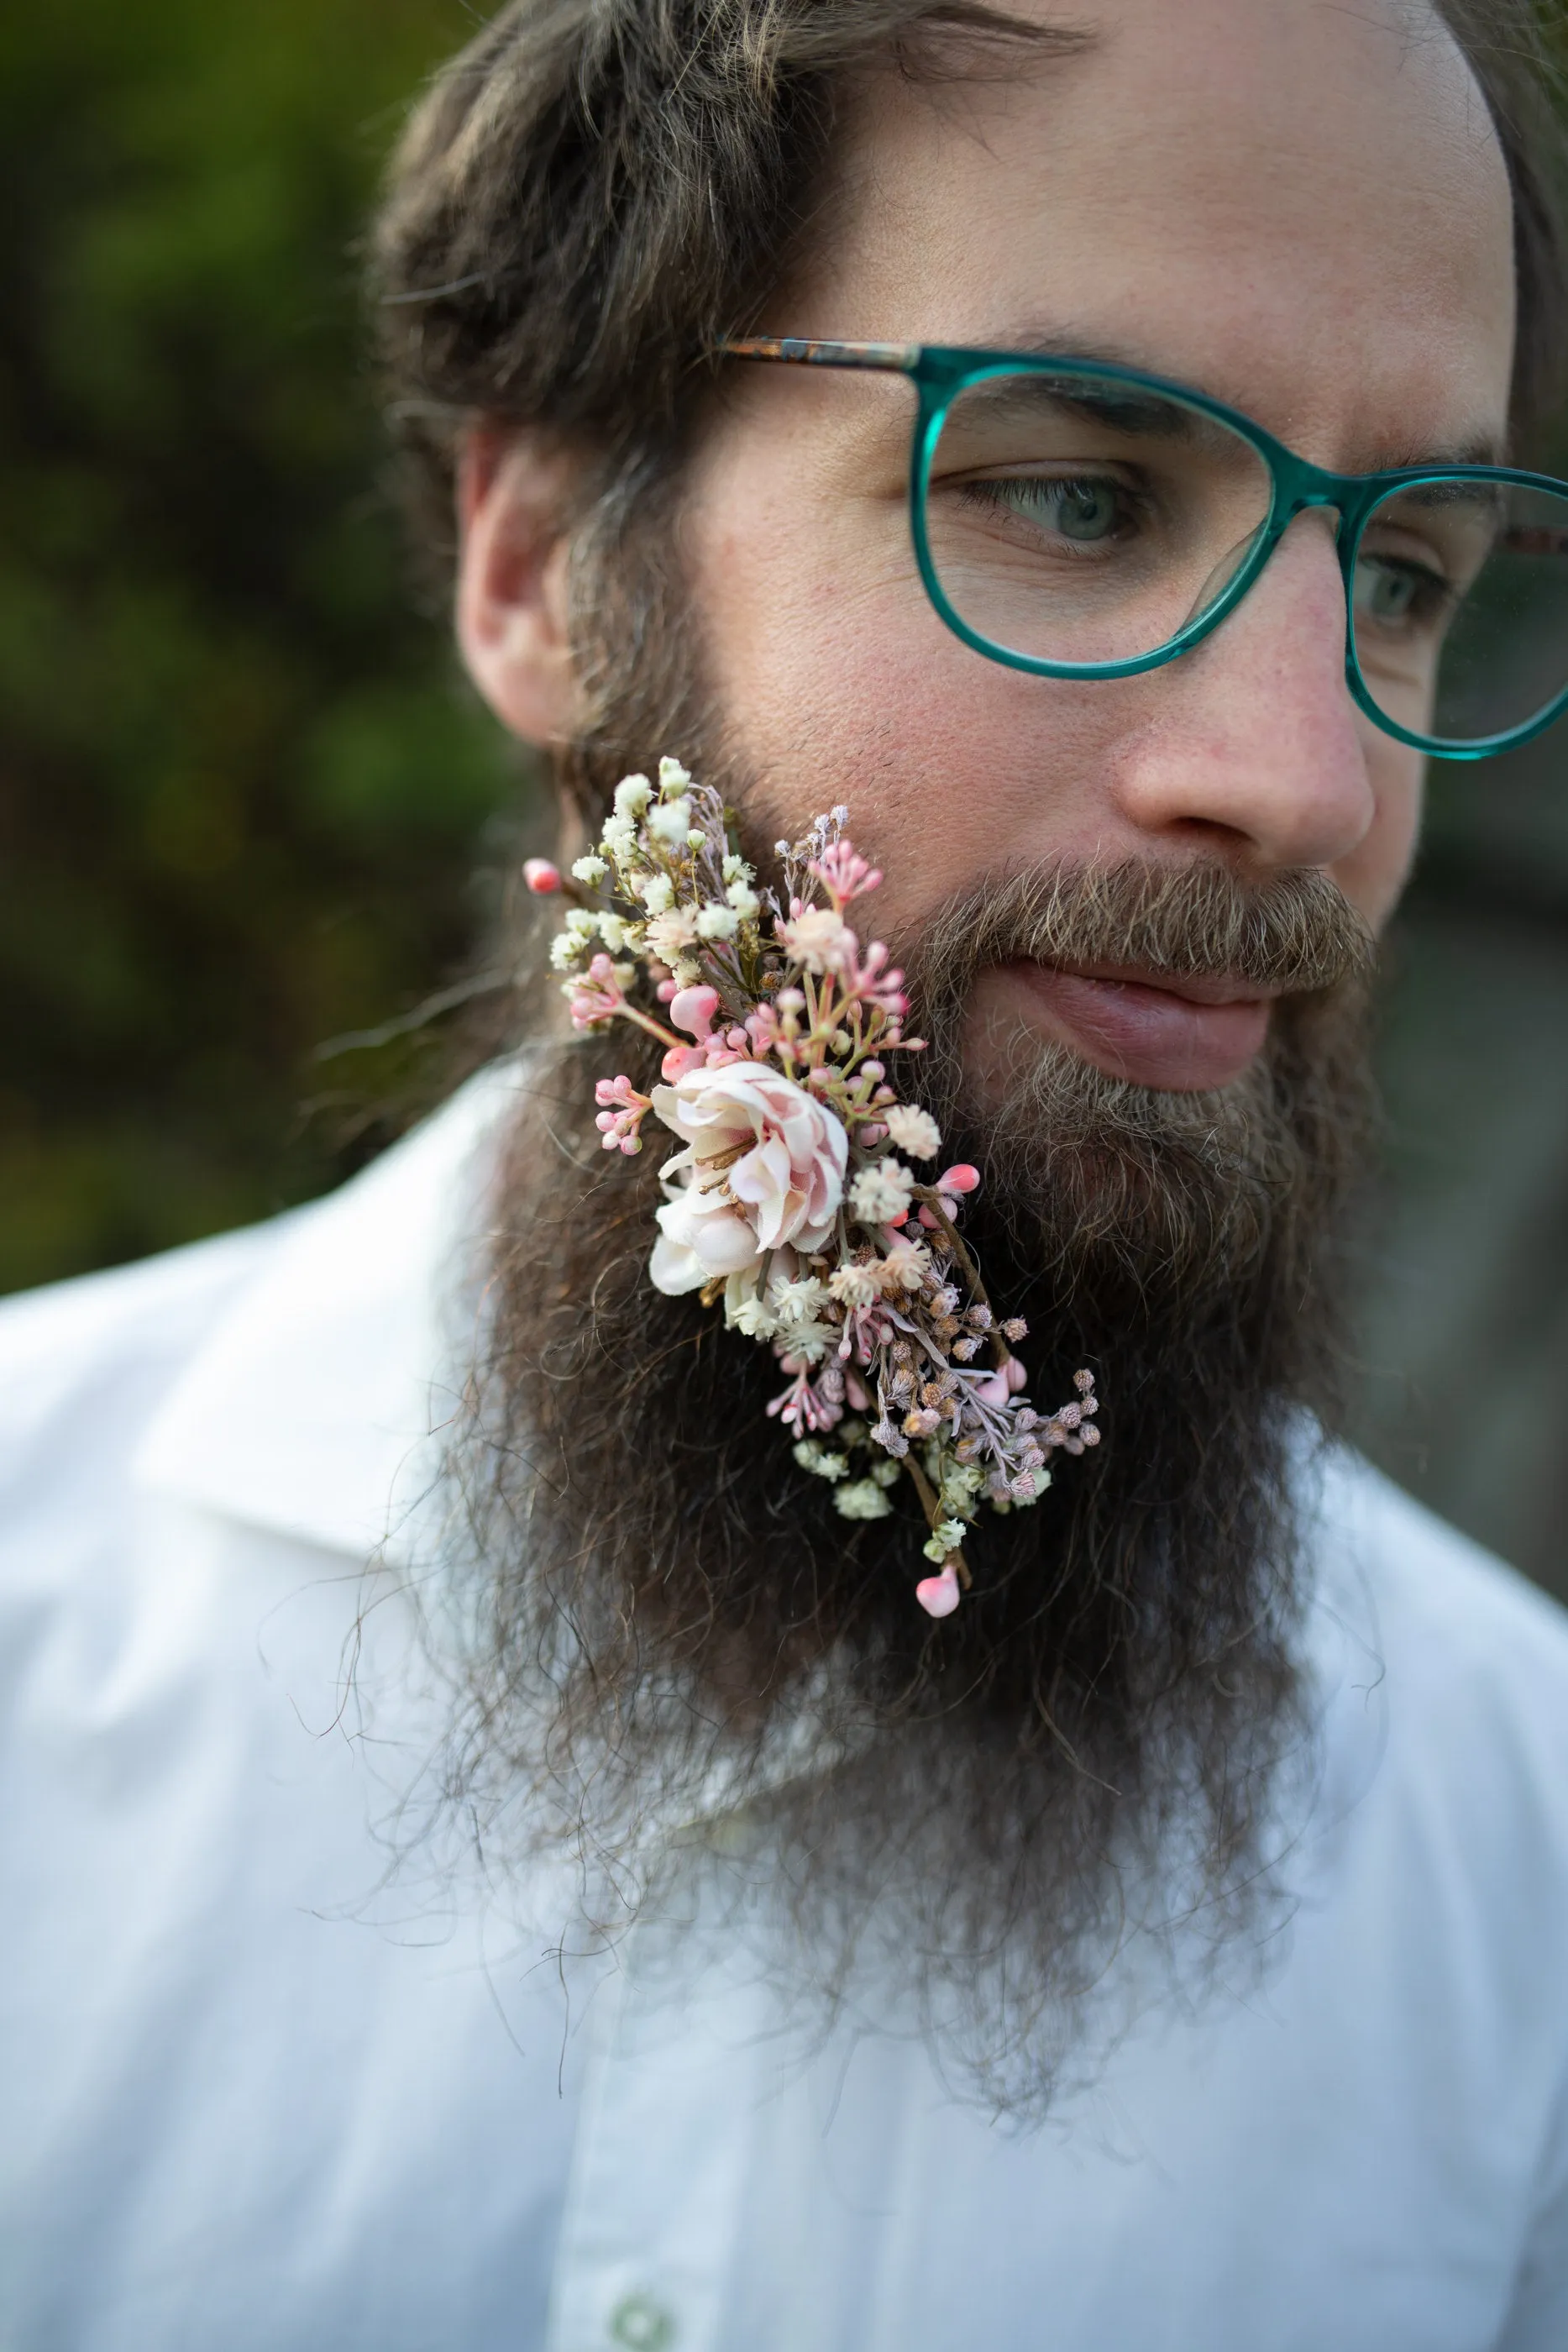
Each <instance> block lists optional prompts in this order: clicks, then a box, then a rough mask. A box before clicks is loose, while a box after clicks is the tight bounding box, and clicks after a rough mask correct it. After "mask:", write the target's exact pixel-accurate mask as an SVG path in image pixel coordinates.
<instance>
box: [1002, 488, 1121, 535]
mask: <svg viewBox="0 0 1568 2352" xmlns="http://www.w3.org/2000/svg"><path fill="white" fill-rule="evenodd" d="M996 494H997V495H998V498H999V499H1001V501H1002V502H1003V503H1004V504H1005V505H1006V506H1008V507H1009V508H1011V509H1012V511H1013V512H1014V514H1016V515H1018V516H1019V517H1020V518H1021V519H1022V520H1025V521H1027V522H1032V523H1037V524H1038V525H1039V526H1040V528H1041V529H1042V530H1049V531H1053V532H1054V533H1055V534H1056V535H1057V537H1058V538H1060V539H1070V540H1072V541H1075V542H1076V543H1077V544H1078V545H1080V546H1093V545H1095V544H1096V543H1097V542H1098V541H1104V540H1108V539H1114V538H1116V537H1117V536H1118V534H1119V533H1120V532H1121V530H1123V529H1124V525H1125V520H1126V518H1125V515H1124V502H1123V496H1122V492H1121V490H1120V488H1118V486H1117V485H1116V483H1114V482H1108V481H1103V480H1102V481H1095V480H1092V479H1088V478H1086V479H1082V480H1078V481H1051V480H1046V479H1040V478H1036V479H1024V480H1020V481H1012V482H998V484H997V485H996Z"/></svg>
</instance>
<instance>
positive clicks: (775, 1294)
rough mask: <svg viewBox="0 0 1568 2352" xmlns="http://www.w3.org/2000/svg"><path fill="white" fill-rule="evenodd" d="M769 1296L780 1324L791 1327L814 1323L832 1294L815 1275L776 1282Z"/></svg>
mask: <svg viewBox="0 0 1568 2352" xmlns="http://www.w3.org/2000/svg"><path fill="white" fill-rule="evenodd" d="M829 1296H830V1294H829V1290H828V1286H827V1284H826V1283H825V1282H819V1281H818V1279H817V1277H816V1276H815V1275H814V1274H807V1275H801V1276H800V1277H799V1279H798V1280H796V1281H793V1282H777V1281H776V1282H774V1283H773V1284H771V1285H770V1286H769V1288H768V1299H769V1301H770V1303H771V1305H772V1308H773V1312H774V1313H775V1315H777V1316H778V1318H779V1322H780V1324H782V1325H785V1326H789V1325H790V1324H793V1323H810V1322H814V1321H815V1319H816V1317H817V1315H818V1313H819V1311H820V1310H821V1308H822V1307H825V1306H826V1305H827V1303H828V1298H829Z"/></svg>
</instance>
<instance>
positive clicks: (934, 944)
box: [902, 857, 1377, 996]
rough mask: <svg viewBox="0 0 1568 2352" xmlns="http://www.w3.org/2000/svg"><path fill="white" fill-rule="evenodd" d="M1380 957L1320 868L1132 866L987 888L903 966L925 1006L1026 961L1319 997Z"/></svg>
mask: <svg viewBox="0 0 1568 2352" xmlns="http://www.w3.org/2000/svg"><path fill="white" fill-rule="evenodd" d="M1376 956H1377V943H1376V940H1375V936H1374V934H1373V931H1372V929H1371V928H1370V926H1369V925H1368V924H1367V923H1366V921H1365V920H1364V918H1363V917H1362V916H1361V915H1360V914H1358V913H1357V911H1356V909H1355V908H1354V907H1353V906H1352V905H1351V903H1350V900H1349V899H1348V898H1346V897H1345V895H1344V893H1343V890H1342V889H1341V888H1340V887H1339V886H1338V884H1337V883H1336V882H1334V881H1333V880H1331V878H1330V877H1329V876H1328V875H1326V874H1324V873H1322V871H1321V870H1319V869H1317V868H1314V867H1302V868H1299V869H1291V870H1289V871H1287V872H1285V873H1282V874H1279V875H1275V876H1273V877H1270V879H1269V880H1268V881H1267V882H1263V883H1251V882H1247V881H1245V880H1243V879H1242V878H1241V877H1239V875H1238V874H1237V873H1236V872H1235V871H1234V869H1233V868H1232V867H1230V866H1227V865H1226V864H1224V863H1223V862H1222V861H1221V860H1219V859H1218V858H1214V859H1209V858H1203V859H1197V860H1195V861H1193V862H1191V863H1189V864H1186V865H1183V866H1172V865H1171V864H1170V863H1169V862H1168V861H1167V860H1165V859H1159V858H1153V857H1149V858H1139V857H1125V858H1119V859H1116V860H1113V861H1112V862H1109V863H1094V862H1092V861H1087V860H1083V861H1071V862H1069V861H1053V862H1051V863H1050V864H1046V865H1037V866H1028V867H1024V868H1021V869H1014V870H1011V871H1004V872H1001V873H995V874H992V875H989V876H986V877H982V878H981V879H980V881H979V882H978V883H977V886H976V887H974V888H972V889H970V890H967V891H964V892H963V893H961V894H958V895H956V896H955V897H954V898H950V899H948V900H947V901H946V903H945V904H944V905H942V906H941V907H939V908H937V910H936V914H935V915H934V916H932V917H931V918H930V919H929V920H928V921H927V923H926V924H925V928H924V929H923V931H922V934H921V937H920V939H919V940H918V941H915V942H911V943H909V944H908V945H907V947H906V948H905V949H904V952H903V956H902V961H904V964H905V966H906V968H907V970H908V971H909V973H910V977H911V981H912V982H913V983H914V984H915V989H916V992H917V994H924V993H925V991H924V990H923V989H922V987H921V982H922V981H926V982H929V981H930V980H931V979H933V978H935V977H936V976H937V975H940V978H941V982H942V984H943V985H942V992H943V993H946V992H950V991H953V990H955V989H962V988H963V987H965V986H967V982H969V981H970V980H972V979H973V978H974V976H975V974H976V973H977V972H978V971H983V970H985V969H986V967H987V966H988V965H994V964H999V963H1009V962H1012V961H1016V960H1024V961H1030V962H1035V963H1044V964H1057V965H1065V966H1068V967H1082V966H1090V965H1097V964H1098V965H1108V966H1111V967H1113V968H1132V969H1134V970H1135V971H1146V972H1147V973H1148V974H1149V975H1150V977H1151V978H1154V979H1159V978H1167V979H1172V980H1239V981H1244V982H1248V983H1249V985H1250V986H1253V987H1256V988H1259V989H1263V990H1267V991H1268V992H1270V994H1272V995H1277V996H1315V995H1321V994H1322V993H1323V992H1326V991H1328V990H1331V989H1337V988H1339V987H1341V986H1342V985H1343V984H1344V983H1345V982H1353V981H1360V982H1365V981H1367V980H1369V979H1370V977H1371V975H1372V972H1373V970H1374V967H1375V962H1376Z"/></svg>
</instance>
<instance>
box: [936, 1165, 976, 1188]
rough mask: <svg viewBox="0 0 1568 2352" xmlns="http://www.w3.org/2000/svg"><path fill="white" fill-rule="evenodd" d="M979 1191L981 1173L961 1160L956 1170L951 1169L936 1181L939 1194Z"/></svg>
mask: <svg viewBox="0 0 1568 2352" xmlns="http://www.w3.org/2000/svg"><path fill="white" fill-rule="evenodd" d="M979 1189H980V1171H979V1170H978V1169H977V1168H971V1167H970V1166H969V1163H968V1161H967V1160H959V1162H958V1164H957V1166H956V1168H949V1169H948V1170H947V1171H946V1173H945V1174H943V1175H941V1176H938V1178H937V1179H936V1190H937V1191H938V1192H978V1191H979Z"/></svg>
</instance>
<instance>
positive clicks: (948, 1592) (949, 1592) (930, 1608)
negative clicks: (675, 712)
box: [915, 1566, 958, 1617]
mask: <svg viewBox="0 0 1568 2352" xmlns="http://www.w3.org/2000/svg"><path fill="white" fill-rule="evenodd" d="M915 1599H916V1601H919V1603H920V1606H921V1607H922V1609H924V1610H925V1614H926V1615H927V1617H951V1615H952V1614H953V1612H954V1610H955V1609H956V1607H957V1606H958V1579H957V1577H956V1574H955V1573H954V1570H953V1569H952V1568H951V1567H950V1566H949V1567H946V1568H945V1569H944V1570H942V1573H941V1575H940V1576H923V1577H922V1578H921V1580H920V1581H919V1583H918V1584H917V1585H916V1586H915Z"/></svg>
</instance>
